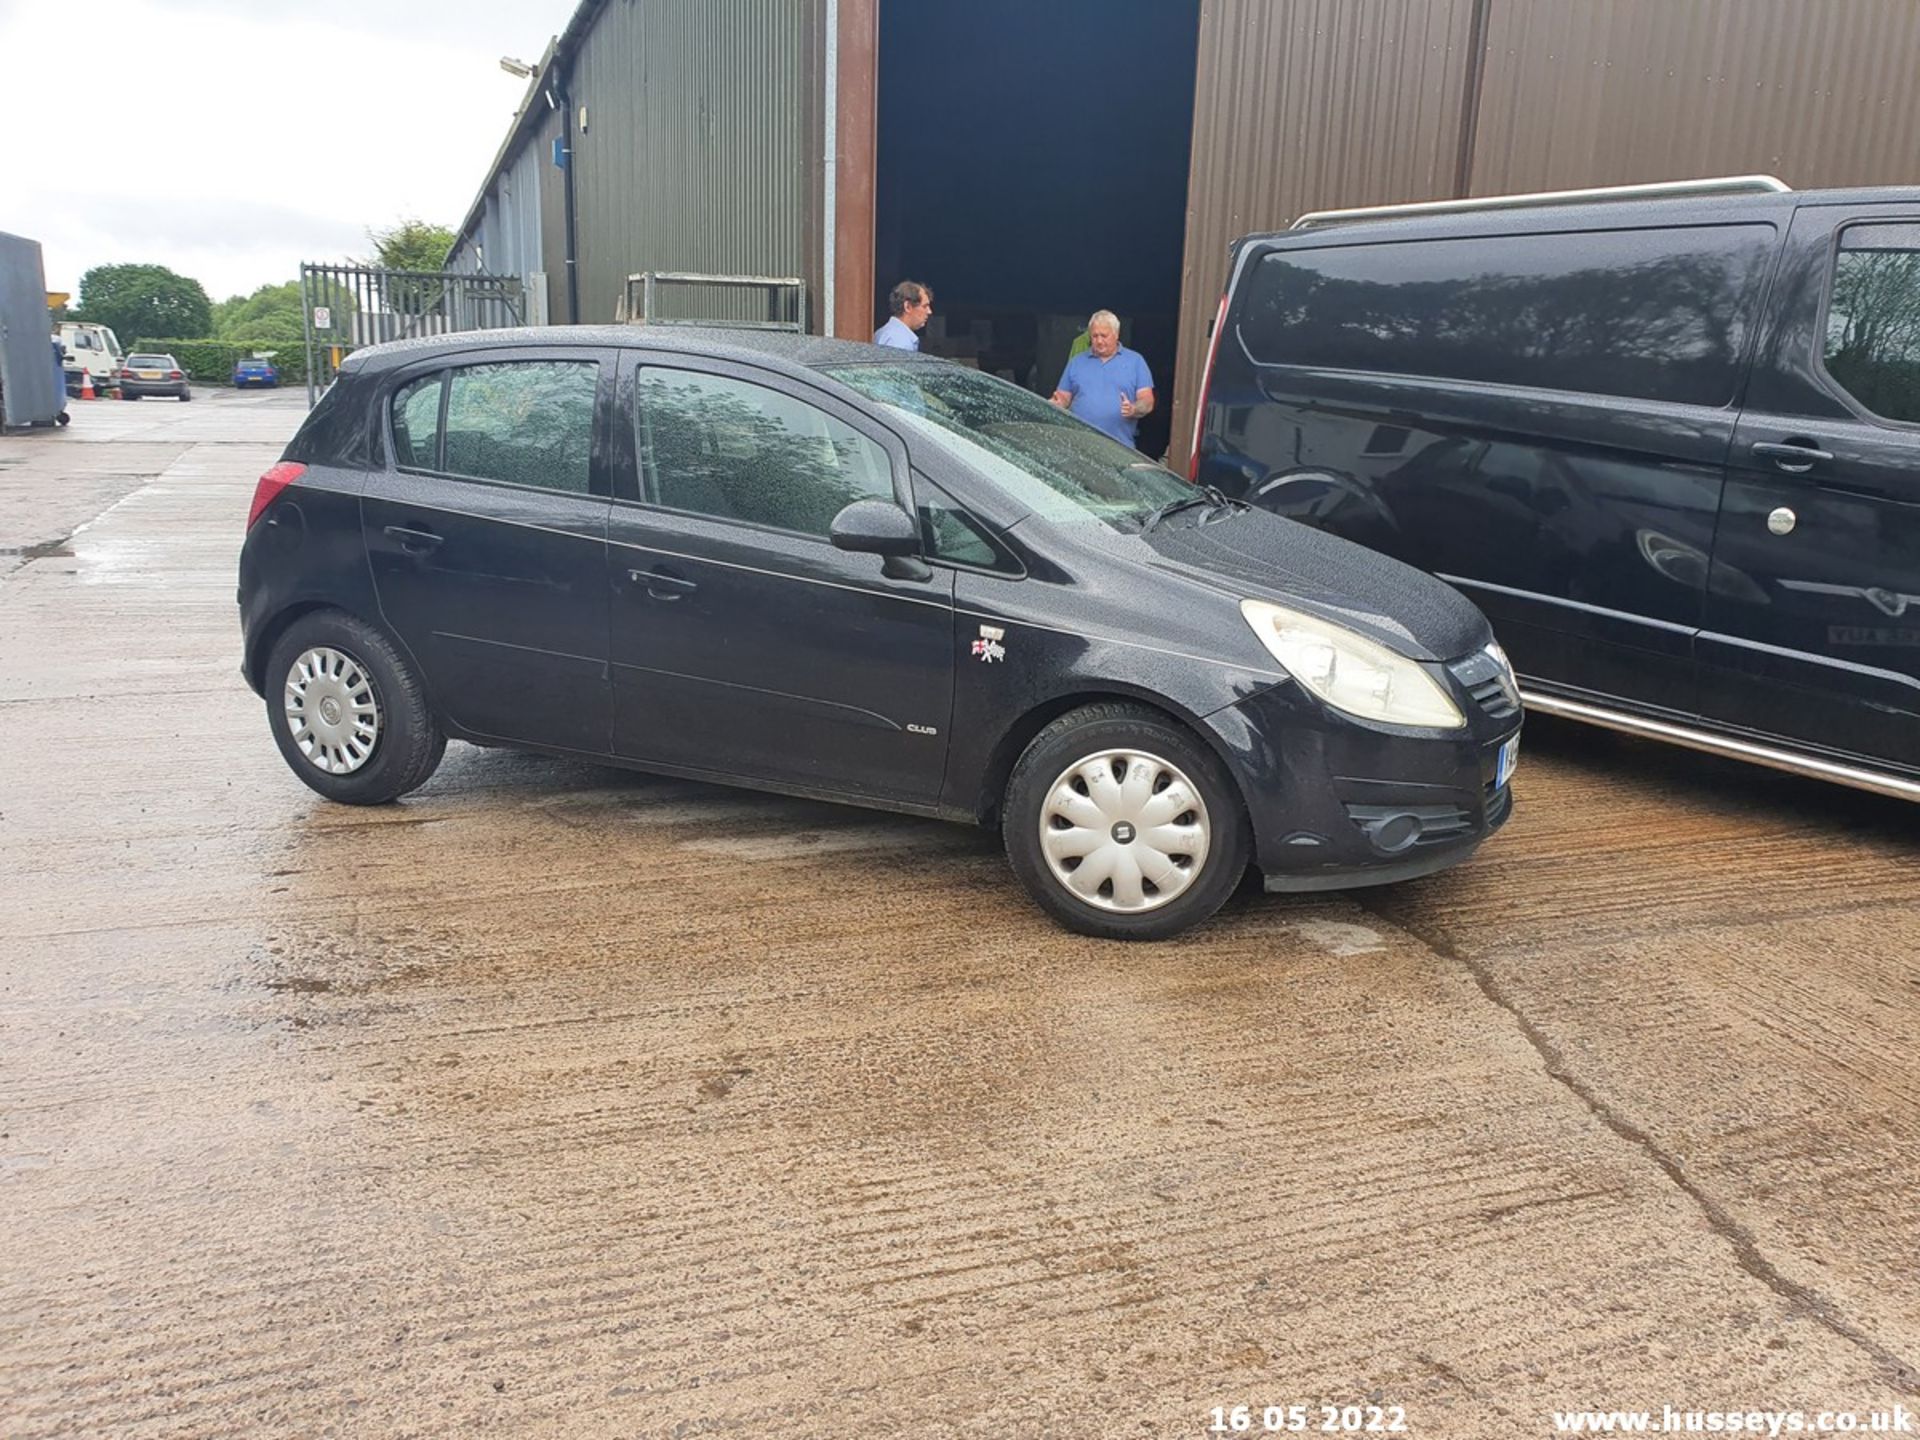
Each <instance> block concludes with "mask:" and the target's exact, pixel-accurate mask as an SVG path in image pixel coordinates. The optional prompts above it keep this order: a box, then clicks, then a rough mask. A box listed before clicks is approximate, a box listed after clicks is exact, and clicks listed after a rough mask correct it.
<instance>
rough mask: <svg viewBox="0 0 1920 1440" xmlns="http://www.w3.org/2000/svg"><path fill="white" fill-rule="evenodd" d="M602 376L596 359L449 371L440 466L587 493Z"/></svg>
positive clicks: (481, 476)
mask: <svg viewBox="0 0 1920 1440" xmlns="http://www.w3.org/2000/svg"><path fill="white" fill-rule="evenodd" d="M599 378H600V367H599V366H598V365H597V364H595V363H594V362H593V361H591V360H508V361H503V362H500V363H498V364H489V365H468V366H464V367H463V368H461V369H458V370H454V371H451V372H450V373H449V374H448V376H447V420H446V434H445V437H444V441H443V448H442V453H441V460H440V468H441V469H443V470H445V471H447V472H448V473H449V474H453V475H466V476H471V477H473V478H475V479H479V480H504V481H507V482H509V483H510V484H514V485H538V486H540V487H541V488H542V489H546V490H562V491H565V492H567V493H568V494H572V495H585V494H587V493H588V490H589V487H590V484H591V479H590V476H591V468H592V460H593V403H594V392H595V390H596V389H597V387H598V384H599Z"/></svg>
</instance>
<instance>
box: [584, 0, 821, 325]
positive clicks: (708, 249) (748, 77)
mask: <svg viewBox="0 0 1920 1440" xmlns="http://www.w3.org/2000/svg"><path fill="white" fill-rule="evenodd" d="M825 23H826V7H825V4H824V0H614V3H611V4H609V5H607V7H606V8H605V9H604V10H603V11H602V12H601V13H600V15H599V16H598V18H597V19H596V21H595V22H594V24H593V26H592V28H591V30H590V31H589V32H588V33H587V35H586V36H585V38H584V41H583V43H582V45H581V47H580V53H579V56H578V58H577V59H576V61H575V62H574V66H573V75H572V82H573V83H572V89H573V97H572V98H573V103H574V106H575V108H576V119H577V116H578V108H579V107H581V106H585V107H586V110H587V124H586V128H585V130H584V133H577V134H576V135H575V137H574V145H575V156H574V160H575V169H574V184H575V230H576V235H577V245H578V255H579V270H580V310H581V315H580V318H581V319H582V320H586V321H608V320H612V319H613V318H614V317H615V313H616V311H617V310H618V308H619V306H620V303H621V299H622V296H623V294H624V290H625V282H626V277H627V276H628V275H629V274H632V273H636V272H638V271H641V270H700V271H709V272H721V273H727V274H756V275H801V276H803V277H804V278H806V279H807V280H808V282H809V283H808V295H809V299H810V301H811V302H812V304H813V305H815V306H817V305H818V303H819V275H820V246H819V237H820V229H821V223H820V134H821V115H820V104H821V97H820V89H821V82H820V74H819V57H820V55H821V53H822V36H823V27H824V25H825ZM696 303H698V304H700V305H701V306H702V307H703V308H706V309H708V310H709V311H713V310H714V309H715V307H723V308H719V309H718V311H717V313H719V314H728V315H735V316H736V318H741V319H754V318H759V316H758V315H756V314H755V313H753V311H752V308H751V305H750V303H749V304H742V303H740V302H738V301H731V307H737V308H731V307H730V297H727V296H723V295H719V294H714V295H707V296H701V297H697V300H696Z"/></svg>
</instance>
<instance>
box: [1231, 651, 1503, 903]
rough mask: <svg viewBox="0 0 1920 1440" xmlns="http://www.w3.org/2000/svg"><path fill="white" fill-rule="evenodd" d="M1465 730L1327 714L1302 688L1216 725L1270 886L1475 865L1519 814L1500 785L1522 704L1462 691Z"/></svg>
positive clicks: (1274, 690) (1309, 886)
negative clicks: (1470, 861) (1487, 700)
mask: <svg viewBox="0 0 1920 1440" xmlns="http://www.w3.org/2000/svg"><path fill="white" fill-rule="evenodd" d="M1455 699H1456V700H1457V701H1459V702H1460V703H1461V705H1462V708H1463V709H1464V710H1465V711H1466V714H1467V725H1466V728H1465V729H1463V730H1460V731H1456V732H1444V733H1443V732H1431V731H1429V732H1414V731H1396V730H1393V729H1390V728H1388V727H1385V726H1376V725H1371V724H1368V723H1367V722H1365V721H1360V720H1352V719H1348V718H1346V717H1344V716H1341V715H1338V714H1336V713H1333V712H1330V711H1328V710H1327V709H1326V708H1325V707H1324V706H1322V705H1320V704H1319V703H1318V702H1317V701H1315V700H1314V699H1312V698H1311V697H1310V696H1307V695H1306V694H1304V692H1302V690H1301V689H1300V687H1299V686H1297V685H1294V684H1292V683H1291V682H1288V683H1285V684H1281V685H1275V686H1273V687H1271V688H1269V689H1267V690H1263V691H1261V692H1260V693H1259V694H1257V695H1254V696H1252V697H1250V698H1248V699H1246V700H1244V701H1241V702H1240V703H1239V704H1237V705H1232V706H1229V707H1228V708H1227V709H1225V710H1221V711H1218V712H1216V713H1215V714H1214V715H1212V716H1210V717H1209V718H1208V724H1209V725H1210V726H1211V727H1212V728H1213V730H1214V733H1215V736H1216V738H1217V739H1218V740H1219V741H1220V742H1221V743H1222V744H1223V746H1224V748H1225V749H1226V751H1227V755H1228V759H1229V763H1230V765H1231V766H1232V767H1233V769H1234V770H1235V772H1236V773H1235V779H1236V780H1238V781H1239V784H1240V790H1241V794H1242V795H1243V796H1244V797H1245V799H1246V802H1247V813H1248V818H1249V819H1250V821H1251V822H1252V826H1253V844H1254V862H1255V863H1256V864H1257V865H1258V866H1259V867H1260V870H1261V873H1262V875H1263V876H1264V877H1265V883H1266V888H1267V889H1269V890H1289V891H1291V890H1339V889H1347V888H1351V887H1354V886H1361V885H1380V884H1389V883H1392V882H1394V881H1398V880H1410V879H1413V878H1415V877H1417V876H1421V875H1430V874H1432V873H1434V872H1435V871H1438V870H1444V869H1446V868H1447V867H1448V866H1449V865H1456V864H1458V863H1460V862H1461V861H1462V860H1465V859H1467V858H1468V857H1469V856H1471V855H1472V854H1473V852H1474V851H1475V850H1477V849H1478V848H1479V846H1480V844H1481V842H1482V841H1484V840H1485V839H1486V838H1487V837H1488V836H1489V835H1491V834H1492V833H1493V832H1494V831H1495V830H1497V829H1499V828H1500V826H1502V825H1503V824H1505V823H1506V821H1507V818H1508V816H1510V815H1511V814H1512V813H1513V786H1512V783H1511V780H1510V779H1509V781H1508V782H1507V783H1505V784H1500V783H1496V782H1497V779H1498V777H1497V774H1496V770H1497V766H1498V761H1499V754H1500V749H1501V747H1502V746H1503V745H1505V744H1506V743H1507V742H1508V741H1510V740H1513V739H1514V738H1515V737H1516V736H1518V734H1519V733H1520V714H1519V710H1518V708H1517V707H1512V708H1509V706H1508V704H1507V703H1506V702H1505V701H1504V700H1503V699H1496V701H1495V702H1494V704H1493V705H1492V707H1491V708H1492V710H1493V712H1495V713H1489V709H1488V707H1487V706H1486V705H1484V704H1482V703H1480V702H1479V701H1477V700H1476V698H1475V696H1473V695H1471V694H1469V693H1467V692H1466V691H1465V690H1464V689H1461V690H1459V691H1457V692H1456V693H1455Z"/></svg>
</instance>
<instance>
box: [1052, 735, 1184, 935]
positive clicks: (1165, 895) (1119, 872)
mask: <svg viewBox="0 0 1920 1440" xmlns="http://www.w3.org/2000/svg"><path fill="white" fill-rule="evenodd" d="M1211 834H1212V830H1211V828H1210V827H1209V825H1208V821H1207V806H1206V802H1205V801H1204V800H1202V799H1201V798H1200V789H1199V787H1198V786H1196V785H1195V784H1194V783H1193V782H1192V781H1191V780H1189V779H1188V778H1187V777H1186V776H1185V775H1184V774H1182V773H1181V771H1180V769H1179V768H1178V767H1177V766H1174V765H1171V764H1169V763H1168V762H1167V761H1165V760H1162V759H1161V758H1160V757H1159V756H1158V755H1148V754H1146V753H1145V752H1143V751H1139V750H1102V751H1101V752H1100V753H1099V754H1097V755H1089V756H1087V757H1086V759H1084V760H1078V761H1075V762H1074V763H1073V764H1072V765H1070V766H1068V767H1067V768H1066V769H1065V770H1063V771H1061V772H1060V777H1059V778H1058V779H1057V780H1055V781H1054V782H1053V784H1052V785H1051V786H1049V787H1048V789H1047V799H1046V803H1045V804H1044V805H1042V806H1041V807H1040V851H1041V853H1042V854H1043V855H1045V856H1046V857H1047V868H1048V869H1049V870H1051V871H1053V878H1054V879H1056V880H1058V881H1059V882H1060V883H1061V884H1062V885H1064V886H1065V887H1066V888H1067V889H1068V890H1069V891H1070V892H1072V894H1073V895H1074V896H1076V897H1077V898H1078V899H1081V900H1084V901H1086V902H1087V904H1089V905H1092V906H1094V907H1095V908H1096V909H1100V910H1117V911H1122V912H1138V911H1142V910H1157V909H1158V908H1159V907H1160V906H1162V905H1165V904H1167V903H1169V902H1170V901H1172V900H1174V899H1175V898H1176V897H1178V896H1179V895H1181V894H1183V893H1184V892H1185V891H1186V889H1187V887H1188V886H1189V885H1191V884H1193V882H1194V881H1195V880H1197V879H1198V878H1199V876H1200V871H1201V870H1202V869H1203V868H1204V867H1205V865H1206V863H1207V842H1208V838H1209V837H1210V835H1211Z"/></svg>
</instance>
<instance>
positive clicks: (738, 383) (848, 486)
mask: <svg viewBox="0 0 1920 1440" xmlns="http://www.w3.org/2000/svg"><path fill="white" fill-rule="evenodd" d="M639 391H640V403H639V408H638V410H637V412H636V414H635V417H634V423H635V440H636V442H637V444H638V447H639V453H640V464H641V469H642V472H643V474H644V477H645V483H646V496H647V499H648V500H650V501H652V502H653V503H654V504H656V505H663V506H665V507H667V508H668V509H671V510H686V511H691V512H692V513H694V514H697V515H709V516H712V517H714V518H715V519H720V520H742V521H745V522H747V523H749V524H753V525H768V526H771V527H773V528H774V529H777V530H795V531H798V532H800V533H801V534H803V535H820V536H824V535H826V534H827V532H828V529H829V527H830V526H831V525H832V524H833V517H834V516H835V515H838V514H839V513H840V512H841V511H842V510H844V509H845V508H846V507H847V506H848V505H851V504H852V503H853V502H854V501H856V500H892V499H893V498H894V492H893V470H892V467H891V465H890V464H889V463H888V461H887V453H886V451H885V450H883V449H881V448H880V446H878V445H877V444H875V443H874V442H873V441H871V440H869V439H868V438H867V437H866V436H864V435H862V434H860V433H859V432H858V431H857V430H854V429H853V428H852V427H850V426H848V425H844V424H842V423H841V422H840V421H838V420H836V419H834V418H833V417H832V416H831V415H828V414H827V413H826V412H824V411H822V410H818V409H816V408H815V407H813V406H812V405H809V404H807V403H806V402H805V401H802V400H797V399H795V398H794V397H792V396H791V395H786V394H783V393H781V392H780V391H778V390H770V389H768V388H767V387H766V386H764V385H753V384H749V383H747V382H746V381H742V380H732V379H728V378H727V377H725V376H722V375H706V374H701V373H699V372H697V371H692V370H668V369H661V368H657V367H654V366H648V367H646V368H645V369H643V370H641V372H640V385H639Z"/></svg>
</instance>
